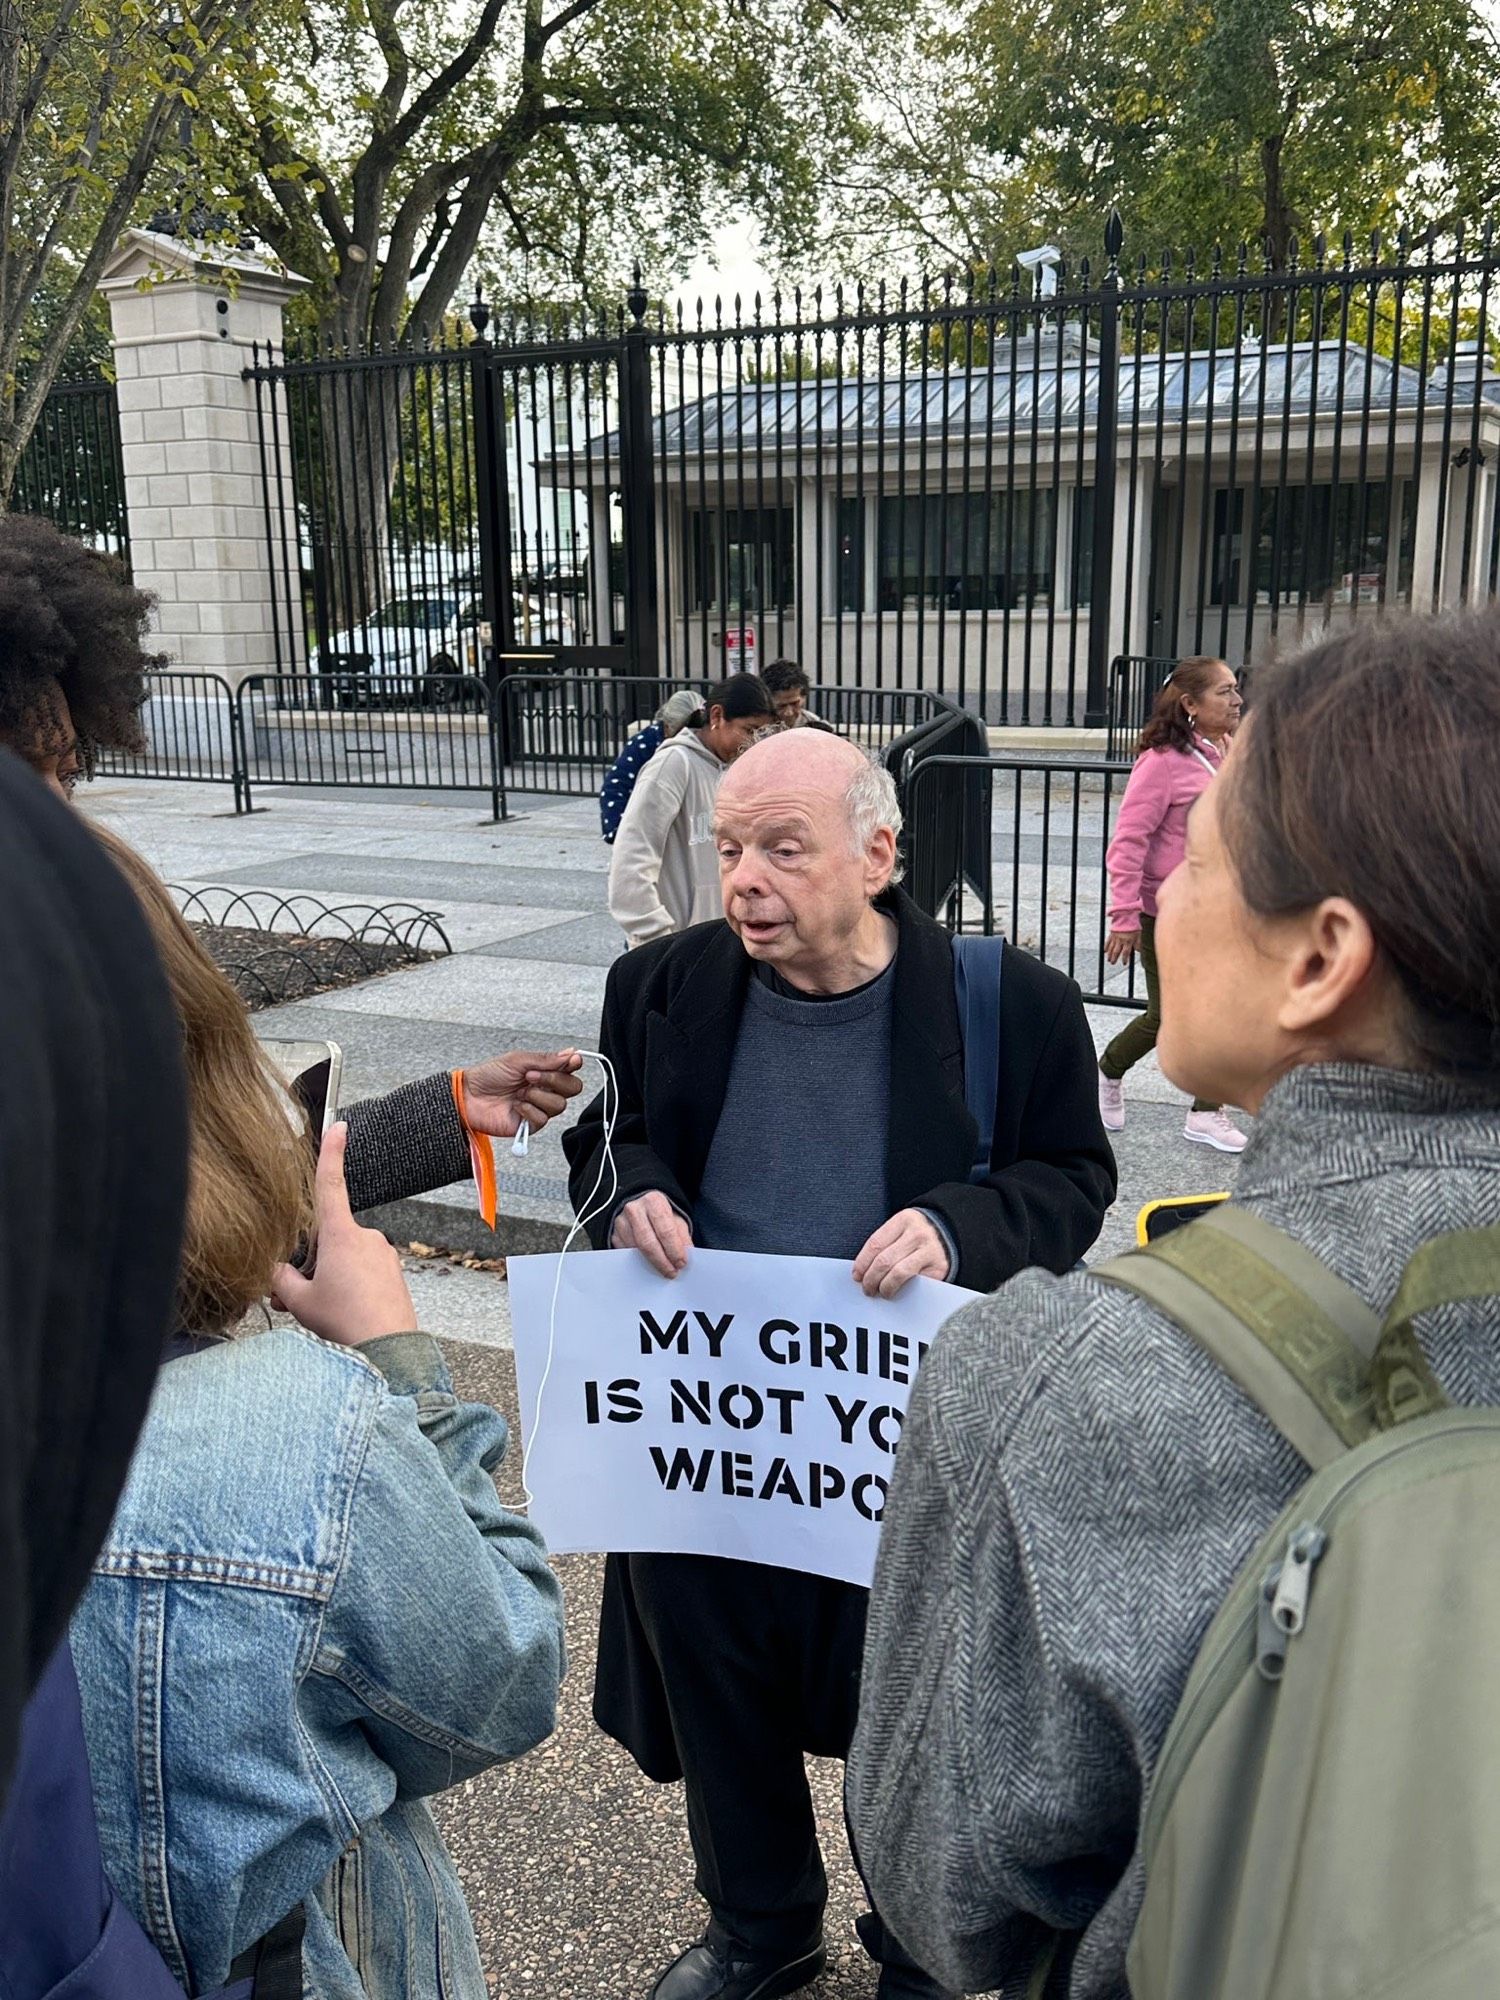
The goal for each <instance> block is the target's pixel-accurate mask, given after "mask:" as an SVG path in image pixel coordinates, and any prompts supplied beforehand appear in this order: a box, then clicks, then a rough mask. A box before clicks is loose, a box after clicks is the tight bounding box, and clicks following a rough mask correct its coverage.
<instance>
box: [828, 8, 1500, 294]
mask: <svg viewBox="0 0 1500 2000" xmlns="http://www.w3.org/2000/svg"><path fill="white" fill-rule="evenodd" d="M908 32H909V36H910V43H911V46H910V50H909V55H908V60H907V61H906V62H905V63H903V64H902V65H901V66H900V67H899V68H898V69H897V70H896V71H894V72H886V73H884V75H883V76H881V77H873V78H872V79H871V88H870V95H869V103H870V106H871V116H870V119H869V125H868V143H867V146H866V149H865V152H864V155H863V158H862V164H861V168H860V170H859V172H858V173H857V174H855V175H852V176H850V177H849V179H848V181H847V182H846V185H845V190H844V193H845V198H844V200H843V201H842V202H841V203H840V209H839V221H838V224H837V228H836V241H838V242H839V244H840V246H841V247H842V249H843V252H844V259H843V261H845V262H846V263H848V264H849V265H850V266H852V267H854V268H864V269H870V268H872V267H873V266H874V265H875V264H876V263H877V262H878V261H880V258H881V256H882V255H885V256H887V257H888V256H889V254H890V250H891V247H892V246H895V247H896V249H897V251H898V254H904V256H905V258H906V259H907V260H908V261H919V260H923V259H925V260H926V261H929V262H930V261H931V260H932V258H933V257H934V255H936V256H937V257H939V258H940V259H941V260H942V261H943V262H945V263H947V264H949V265H951V266H956V267H958V268H961V269H962V268H970V269H986V268H993V267H994V266H995V265H997V264H998V265H999V266H1000V267H1001V268H1004V267H1005V266H1006V265H1007V264H1008V261H1009V259H1010V257H1011V256H1012V255H1013V254H1014V252H1015V251H1016V250H1017V249H1019V248H1021V247H1023V245H1024V244H1026V243H1028V242H1036V241H1037V240H1038V238H1039V237H1041V236H1044V235H1048V236H1052V237H1054V238H1055V239H1056V240H1057V241H1059V242H1060V243H1062V244H1063V245H1064V246H1065V247H1070V248H1072V249H1073V250H1074V251H1075V252H1076V253H1080V254H1085V255H1089V254H1092V255H1094V256H1097V254H1098V247H1099V233H1100V224H1101V220H1102V218H1103V216H1104V215H1105V214H1106V213H1107V212H1108V210H1109V209H1110V207H1111V206H1118V207H1119V208H1120V211H1121V213H1122V214H1123V215H1124V217H1125V219H1126V224H1127V228H1128V231H1129V237H1130V243H1131V246H1132V249H1133V250H1134V251H1136V252H1141V251H1144V252H1146V253H1147V254H1148V256H1150V257H1152V259H1153V261H1154V258H1155V256H1157V255H1159V254H1160V252H1161V250H1162V249H1163V248H1164V247H1166V246H1176V247H1177V248H1178V249H1179V251H1180V250H1181V248H1182V247H1183V246H1185V245H1195V246H1198V247H1199V249H1200V251H1202V252H1205V253H1207V252H1208V251H1210V250H1211V248H1212V246H1214V245H1215V244H1220V245H1223V246H1225V248H1226V251H1227V253H1228V254H1229V256H1230V257H1231V258H1232V257H1233V256H1234V255H1235V253H1236V250H1237V246H1238V245H1239V243H1240V242H1241V241H1244V242H1248V243H1249V244H1251V245H1252V246H1254V250H1255V254H1256V258H1257V259H1258V257H1259V254H1260V252H1261V251H1262V249H1264V250H1265V251H1267V252H1268V254H1269V259H1270V262H1271V265H1272V267H1273V268H1277V269H1280V268H1283V267H1284V266H1285V265H1286V263H1287V261H1288V258H1289V256H1290V253H1291V246H1292V241H1293V239H1294V237H1295V238H1299V239H1300V246H1301V250H1302V254H1303V255H1304V256H1305V255H1306V254H1307V249H1308V245H1309V242H1310V239H1311V238H1312V237H1313V236H1314V235H1315V234H1316V233H1317V232H1319V231H1323V232H1326V233H1327V234H1328V236H1329V237H1330V239H1331V240H1332V241H1334V242H1335V243H1336V242H1338V240H1339V238H1340V237H1341V235H1342V232H1343V231H1344V230H1345V229H1346V228H1347V229H1351V230H1353V231H1355V232H1358V233H1359V234H1360V236H1361V239H1362V240H1364V239H1365V238H1366V236H1367V232H1368V231H1369V230H1370V229H1372V228H1380V229H1383V230H1386V231H1388V232H1390V231H1393V230H1394V229H1395V227H1396V226H1397V225H1398V224H1400V223H1401V222H1403V221H1407V220H1411V219H1413V218H1420V219H1421V221H1422V222H1423V223H1426V222H1428V221H1431V222H1435V223H1436V224H1437V225H1438V227H1439V229H1440V230H1443V231H1445V232H1447V231H1450V230H1451V229H1452V227H1453V226H1454V225H1455V224H1456V223H1457V221H1459V220H1460V219H1461V218H1464V217H1469V218H1473V217H1475V216H1483V215H1487V214H1489V213H1490V212H1491V211H1492V210H1493V208H1494V207H1495V206H1496V204H1497V203H1500V93H1497V92H1496V90H1495V88H1494V80H1495V78H1496V77H1497V76H1500V40H1497V35H1496V29H1495V24H1494V20H1493V18H1492V15H1491V12H1490V10H1488V9H1487V8H1486V7H1485V6H1484V4H1483V0H1370V4H1364V0H1361V4H1358V5H1356V4H1354V0H1132V4H1130V5H1128V6H1123V5H1119V4H1105V5H1100V4H1098V0H1021V4H1020V5H1016V4H1013V0H967V3H966V4H964V5H963V6H962V7H961V8H959V9H955V8H953V7H952V6H947V5H943V6H934V8H933V9H932V10H931V11H929V12H928V13H926V14H924V15H922V16H919V17H918V18H917V19H916V20H915V21H914V23H913V25H912V26H911V28H910V29H909V31H908Z"/></svg>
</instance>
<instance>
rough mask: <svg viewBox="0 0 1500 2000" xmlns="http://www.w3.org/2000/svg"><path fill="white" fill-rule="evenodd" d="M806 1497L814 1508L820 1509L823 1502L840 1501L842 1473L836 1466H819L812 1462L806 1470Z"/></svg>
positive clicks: (842, 1493) (842, 1485)
mask: <svg viewBox="0 0 1500 2000" xmlns="http://www.w3.org/2000/svg"><path fill="white" fill-rule="evenodd" d="M807 1497H808V1499H809V1500H810V1501H811V1502H812V1504H813V1506H814V1507H821V1506H822V1504H823V1502H824V1501H825V1500H842V1499H843V1497H844V1475H843V1473H842V1472H840V1471H839V1469H838V1467H837V1466H836V1465H819V1464H817V1462H816V1461H814V1463H813V1464H812V1465H810V1466H809V1467H808V1468H807Z"/></svg>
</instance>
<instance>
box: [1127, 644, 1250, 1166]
mask: <svg viewBox="0 0 1500 2000" xmlns="http://www.w3.org/2000/svg"><path fill="white" fill-rule="evenodd" d="M1241 705H1242V704H1241V701H1240V691H1239V685H1238V683H1237V682H1236V680H1235V677H1234V673H1233V670H1232V669H1231V668H1229V667H1227V666H1226V665H1225V664H1224V662H1223V661H1222V660H1211V659H1208V658H1203V657H1198V658H1194V659H1190V660H1184V661H1182V663H1181V664H1180V665H1179V666H1178V668H1177V669H1176V671H1175V672H1174V673H1173V675H1172V677H1171V679H1170V680H1169V681H1168V682H1167V683H1166V685H1165V687H1163V689H1162V691H1161V693H1160V694H1159V695H1158V696H1157V697H1156V706H1155V708H1153V709H1152V711H1151V717H1150V720H1149V721H1148V722H1147V724H1146V727H1145V728H1144V729H1143V730H1142V731H1141V740H1140V742H1139V743H1138V744H1137V745H1136V766H1135V769H1134V770H1133V771H1132V772H1131V774H1130V782H1129V784H1127V785H1126V787H1125V796H1124V798H1123V799H1122V800H1121V801H1120V816H1119V819H1118V820H1117V821H1116V822H1115V833H1114V838H1113V840H1111V841H1110V843H1109V852H1108V853H1107V854H1106V855H1105V866H1106V867H1107V868H1108V870H1109V940H1108V942H1107V943H1106V945H1105V947H1104V953H1105V956H1106V958H1108V960H1109V962H1110V964H1111V965H1118V964H1120V963H1121V961H1122V960H1124V959H1127V958H1129V957H1130V955H1131V953H1132V952H1136V951H1138V952H1139V953H1140V955H1141V970H1142V971H1143V972H1144V973H1145V975H1146V1011H1145V1013H1144V1014H1137V1015H1136V1017H1135V1019H1134V1020H1133V1021H1131V1023H1130V1025H1129V1026H1128V1027H1126V1028H1122V1029H1121V1031H1120V1033H1119V1034H1118V1035H1116V1036H1115V1038H1114V1040H1113V1041H1112V1042H1111V1043H1110V1045H1109V1047H1108V1048H1107V1049H1106V1050H1105V1051H1104V1054H1103V1056H1102V1057H1101V1058H1100V1062H1099V1114H1100V1116H1101V1117H1102V1118H1103V1120H1104V1123H1105V1126H1106V1128H1107V1129H1108V1130H1109V1131H1111V1132H1123V1131H1124V1129H1125V1085H1124V1081H1123V1079H1124V1076H1125V1072H1126V1071H1127V1070H1128V1069H1130V1068H1131V1067H1132V1066H1133V1065H1134V1064H1136V1063H1138V1062H1139V1061H1140V1059H1141V1057H1142V1056H1144V1055H1148V1054H1149V1053H1150V1052H1151V1050H1152V1049H1153V1048H1155V1046H1156V1036H1157V1031H1158V1030H1159V1028H1160V1027H1161V993H1160V988H1159V987H1158V984H1157V977H1156V892H1157V890H1158V889H1159V888H1160V887H1161V885H1162V883H1163V882H1165V880H1166V879H1167V877H1168V876H1169V875H1170V874H1171V872H1172V870H1173V869H1174V868H1175V867H1176V866H1177V864H1178V862H1179V861H1181V859H1182V856H1183V850H1184V848H1185V847H1186V844H1187V816H1188V811H1189V808H1190V807H1191V806H1192V803H1193V801H1194V799H1196V798H1197V796H1198V794H1199V793H1200V792H1201V791H1203V790H1205V789H1206V787H1207V786H1208V785H1210V784H1211V783H1212V782H1213V779H1214V777H1215V776H1216V774H1217V772H1218V770H1219V766H1220V765H1221V764H1222V763H1223V762H1224V758H1225V756H1226V755H1227V754H1228V750H1229V742H1230V738H1231V737H1232V736H1233V734H1234V727H1235V724H1236V723H1237V722H1238V721H1239V719H1240V708H1241ZM1183 1137H1184V1138H1185V1139H1190V1140H1192V1142H1193V1144H1194V1145H1197V1146H1212V1147H1213V1148H1214V1150H1215V1151H1216V1152H1220V1153H1238V1152H1241V1151H1243V1149H1244V1146H1245V1144H1246V1140H1245V1135H1244V1133H1243V1132H1242V1131H1240V1129H1239V1127H1238V1126H1237V1125H1235V1124H1234V1123H1233V1121H1232V1120H1231V1119H1229V1118H1228V1117H1227V1116H1226V1115H1225V1112H1224V1109H1223V1106H1222V1105H1218V1104H1203V1103H1196V1102H1195V1103H1194V1105H1193V1108H1192V1109H1191V1111H1189V1113H1188V1115H1187V1124H1186V1125H1185V1126H1184V1127H1183Z"/></svg>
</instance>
